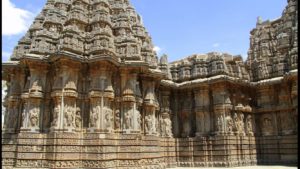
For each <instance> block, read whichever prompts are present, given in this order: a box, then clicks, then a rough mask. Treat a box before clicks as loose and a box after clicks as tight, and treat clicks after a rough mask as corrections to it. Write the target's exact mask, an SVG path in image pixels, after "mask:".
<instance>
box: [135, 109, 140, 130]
mask: <svg viewBox="0 0 300 169" xmlns="http://www.w3.org/2000/svg"><path fill="white" fill-rule="evenodd" d="M136 115H137V116H136V120H137V129H138V130H139V129H141V114H140V112H139V111H138V110H136Z"/></svg>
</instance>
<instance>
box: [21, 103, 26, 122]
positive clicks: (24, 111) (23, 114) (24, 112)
mask: <svg viewBox="0 0 300 169" xmlns="http://www.w3.org/2000/svg"><path fill="white" fill-rule="evenodd" d="M25 114H26V106H25V104H24V109H23V112H22V127H25V123H26V119H25Z"/></svg>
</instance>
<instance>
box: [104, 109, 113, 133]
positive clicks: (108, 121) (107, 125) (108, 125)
mask: <svg viewBox="0 0 300 169" xmlns="http://www.w3.org/2000/svg"><path fill="white" fill-rule="evenodd" d="M104 119H105V129H111V128H112V124H111V122H112V118H111V112H110V111H109V110H106V111H105V116H104Z"/></svg>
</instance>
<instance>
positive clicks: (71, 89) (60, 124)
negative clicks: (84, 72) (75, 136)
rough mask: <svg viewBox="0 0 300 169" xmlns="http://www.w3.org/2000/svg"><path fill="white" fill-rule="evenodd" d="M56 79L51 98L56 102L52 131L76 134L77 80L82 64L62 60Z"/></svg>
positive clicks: (58, 66)
mask: <svg viewBox="0 0 300 169" xmlns="http://www.w3.org/2000/svg"><path fill="white" fill-rule="evenodd" d="M56 64H57V72H56V75H55V77H54V85H53V88H52V93H51V97H52V99H53V101H54V110H53V111H52V117H53V119H52V122H51V129H50V130H51V131H53V132H56V131H65V132H75V131H76V125H75V119H76V112H77V110H78V109H77V105H76V99H77V97H78V93H77V79H78V71H79V69H80V64H79V63H76V62H71V61H66V60H60V61H59V62H58V63H56Z"/></svg>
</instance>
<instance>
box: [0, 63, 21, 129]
mask: <svg viewBox="0 0 300 169" xmlns="http://www.w3.org/2000/svg"><path fill="white" fill-rule="evenodd" d="M11 72H12V73H11V74H10V75H9V79H8V83H7V85H8V92H7V97H6V99H7V100H6V105H7V110H6V112H5V117H4V125H3V132H6V133H16V132H17V129H18V128H19V123H20V120H21V119H20V111H21V106H20V105H21V97H20V96H21V91H22V87H21V86H23V83H22V82H23V80H22V79H23V72H22V71H21V69H18V68H12V70H11Z"/></svg>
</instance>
